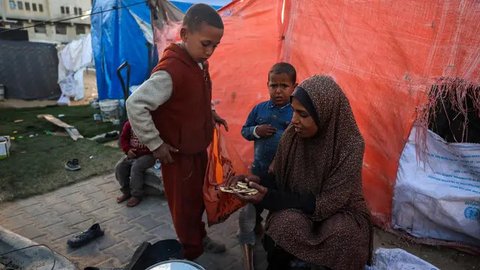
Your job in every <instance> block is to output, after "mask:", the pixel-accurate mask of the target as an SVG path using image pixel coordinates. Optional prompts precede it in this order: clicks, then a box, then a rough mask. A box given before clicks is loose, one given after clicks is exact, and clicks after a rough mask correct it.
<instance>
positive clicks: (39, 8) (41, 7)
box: [38, 4, 43, 12]
mask: <svg viewBox="0 0 480 270" xmlns="http://www.w3.org/2000/svg"><path fill="white" fill-rule="evenodd" d="M38 10H39V11H40V12H43V5H42V4H38Z"/></svg>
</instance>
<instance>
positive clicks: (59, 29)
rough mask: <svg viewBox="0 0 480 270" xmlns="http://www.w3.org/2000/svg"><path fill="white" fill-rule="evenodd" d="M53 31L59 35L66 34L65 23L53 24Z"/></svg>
mask: <svg viewBox="0 0 480 270" xmlns="http://www.w3.org/2000/svg"><path fill="white" fill-rule="evenodd" d="M55 32H56V33H57V34H59V35H66V34H67V25H66V24H62V23H59V24H57V25H55Z"/></svg>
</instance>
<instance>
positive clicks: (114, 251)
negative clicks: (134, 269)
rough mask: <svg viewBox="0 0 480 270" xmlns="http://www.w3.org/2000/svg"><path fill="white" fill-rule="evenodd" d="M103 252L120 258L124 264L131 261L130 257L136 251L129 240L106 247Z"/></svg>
mask: <svg viewBox="0 0 480 270" xmlns="http://www.w3.org/2000/svg"><path fill="white" fill-rule="evenodd" d="M103 252H104V253H105V254H106V255H107V256H108V255H110V256H111V257H114V258H116V259H118V260H119V261H120V263H121V264H122V265H123V264H126V263H128V262H130V259H131V258H132V255H133V253H134V252H135V248H133V247H132V246H130V245H129V244H128V243H127V242H120V243H118V244H117V245H115V246H112V247H110V248H108V249H105V250H104V251H103Z"/></svg>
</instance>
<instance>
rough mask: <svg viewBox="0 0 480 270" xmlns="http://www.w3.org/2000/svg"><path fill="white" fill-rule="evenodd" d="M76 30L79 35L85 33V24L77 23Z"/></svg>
mask: <svg viewBox="0 0 480 270" xmlns="http://www.w3.org/2000/svg"><path fill="white" fill-rule="evenodd" d="M76 30H77V35H81V34H85V25H83V24H77V27H76Z"/></svg>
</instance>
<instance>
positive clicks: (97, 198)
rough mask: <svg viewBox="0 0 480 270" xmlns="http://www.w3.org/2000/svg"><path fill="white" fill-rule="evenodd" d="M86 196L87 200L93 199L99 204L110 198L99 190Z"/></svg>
mask: <svg viewBox="0 0 480 270" xmlns="http://www.w3.org/2000/svg"><path fill="white" fill-rule="evenodd" d="M97 190H98V189H97ZM87 196H88V197H89V198H91V199H93V200H94V201H96V202H97V203H101V202H103V201H105V200H108V199H110V198H111V197H110V196H107V195H106V194H105V192H103V190H99V191H96V192H92V193H89V194H87Z"/></svg>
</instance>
